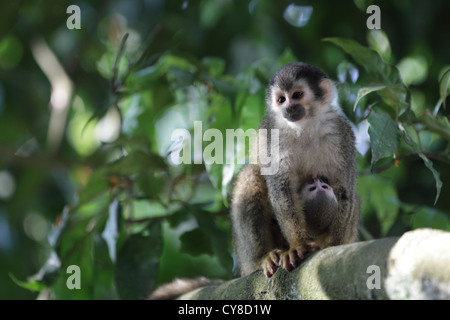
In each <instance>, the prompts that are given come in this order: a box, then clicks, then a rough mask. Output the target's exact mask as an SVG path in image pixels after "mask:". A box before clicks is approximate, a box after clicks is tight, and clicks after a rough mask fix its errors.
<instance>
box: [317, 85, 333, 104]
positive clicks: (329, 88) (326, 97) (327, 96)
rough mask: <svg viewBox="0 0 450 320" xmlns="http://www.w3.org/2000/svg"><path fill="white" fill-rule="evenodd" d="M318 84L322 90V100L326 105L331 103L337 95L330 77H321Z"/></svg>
mask: <svg viewBox="0 0 450 320" xmlns="http://www.w3.org/2000/svg"><path fill="white" fill-rule="evenodd" d="M319 86H320V88H321V89H322V92H323V97H322V101H323V102H324V103H325V104H327V105H328V104H331V103H332V102H333V101H334V100H335V98H336V97H337V90H336V86H335V85H334V83H333V82H332V81H331V80H330V79H323V80H322V81H321V82H320V84H319Z"/></svg>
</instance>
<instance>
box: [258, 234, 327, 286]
mask: <svg viewBox="0 0 450 320" xmlns="http://www.w3.org/2000/svg"><path fill="white" fill-rule="evenodd" d="M319 249H320V246H319V245H318V244H317V243H315V242H309V243H307V244H305V245H299V246H296V247H293V248H290V249H289V250H284V251H283V250H280V249H275V250H272V251H270V252H269V253H268V254H266V255H265V256H264V258H263V259H262V260H261V268H262V270H263V272H264V275H265V276H266V277H267V278H270V277H271V276H273V274H274V273H275V271H277V269H278V267H280V266H281V267H282V268H284V269H286V270H287V271H292V270H293V269H294V268H296V267H297V266H298V263H299V262H300V261H302V260H304V259H305V254H307V253H308V252H313V251H316V250H319Z"/></svg>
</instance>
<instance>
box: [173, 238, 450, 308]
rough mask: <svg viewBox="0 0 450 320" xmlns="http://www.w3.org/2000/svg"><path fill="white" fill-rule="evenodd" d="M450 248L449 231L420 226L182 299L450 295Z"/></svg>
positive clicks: (323, 252) (319, 253)
mask: <svg viewBox="0 0 450 320" xmlns="http://www.w3.org/2000/svg"><path fill="white" fill-rule="evenodd" d="M449 247H450V232H445V231H440V230H433V229H418V230H415V231H410V232H407V233H405V234H404V235H403V236H402V237H400V238H384V239H379V240H371V241H365V242H358V243H352V244H347V245H342V246H336V247H331V248H327V249H324V250H320V251H317V252H314V253H312V254H311V255H310V256H309V257H308V258H307V259H306V260H305V261H304V262H303V263H302V264H301V265H300V266H299V267H297V268H296V269H295V270H294V271H292V272H290V273H289V272H287V271H285V270H284V269H279V270H278V271H277V272H276V273H275V275H273V276H272V278H270V279H267V278H265V276H264V275H263V273H262V272H261V271H259V272H254V273H252V274H251V275H249V276H247V277H243V278H239V279H235V280H231V281H227V282H223V283H221V284H214V285H210V286H207V287H204V288H200V289H197V290H194V291H192V292H189V293H187V294H185V295H183V296H181V297H180V299H283V300H284V299H450V250H449V249H448V248H449Z"/></svg>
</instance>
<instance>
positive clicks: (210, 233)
mask: <svg viewBox="0 0 450 320" xmlns="http://www.w3.org/2000/svg"><path fill="white" fill-rule="evenodd" d="M186 209H187V210H188V211H189V212H190V213H192V214H193V215H194V216H195V218H196V220H197V223H198V226H199V228H200V229H201V230H202V231H203V232H204V233H205V234H206V235H207V237H208V239H209V241H210V242H211V245H212V248H213V252H214V254H215V255H216V256H217V257H218V259H219V261H220V263H221V264H222V266H223V267H224V268H225V269H231V268H232V266H233V261H232V259H231V256H230V254H229V251H228V235H227V233H226V232H225V231H223V230H222V229H220V228H219V227H218V226H217V224H216V222H215V221H214V216H213V215H212V214H211V212H207V211H205V210H203V209H201V207H200V206H192V205H187V206H186Z"/></svg>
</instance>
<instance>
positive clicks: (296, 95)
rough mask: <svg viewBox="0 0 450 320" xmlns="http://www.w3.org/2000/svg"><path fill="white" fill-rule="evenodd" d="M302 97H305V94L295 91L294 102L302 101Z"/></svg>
mask: <svg viewBox="0 0 450 320" xmlns="http://www.w3.org/2000/svg"><path fill="white" fill-rule="evenodd" d="M301 97H303V92H301V91H295V92H294V94H293V95H292V99H294V100H297V99H300V98H301Z"/></svg>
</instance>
